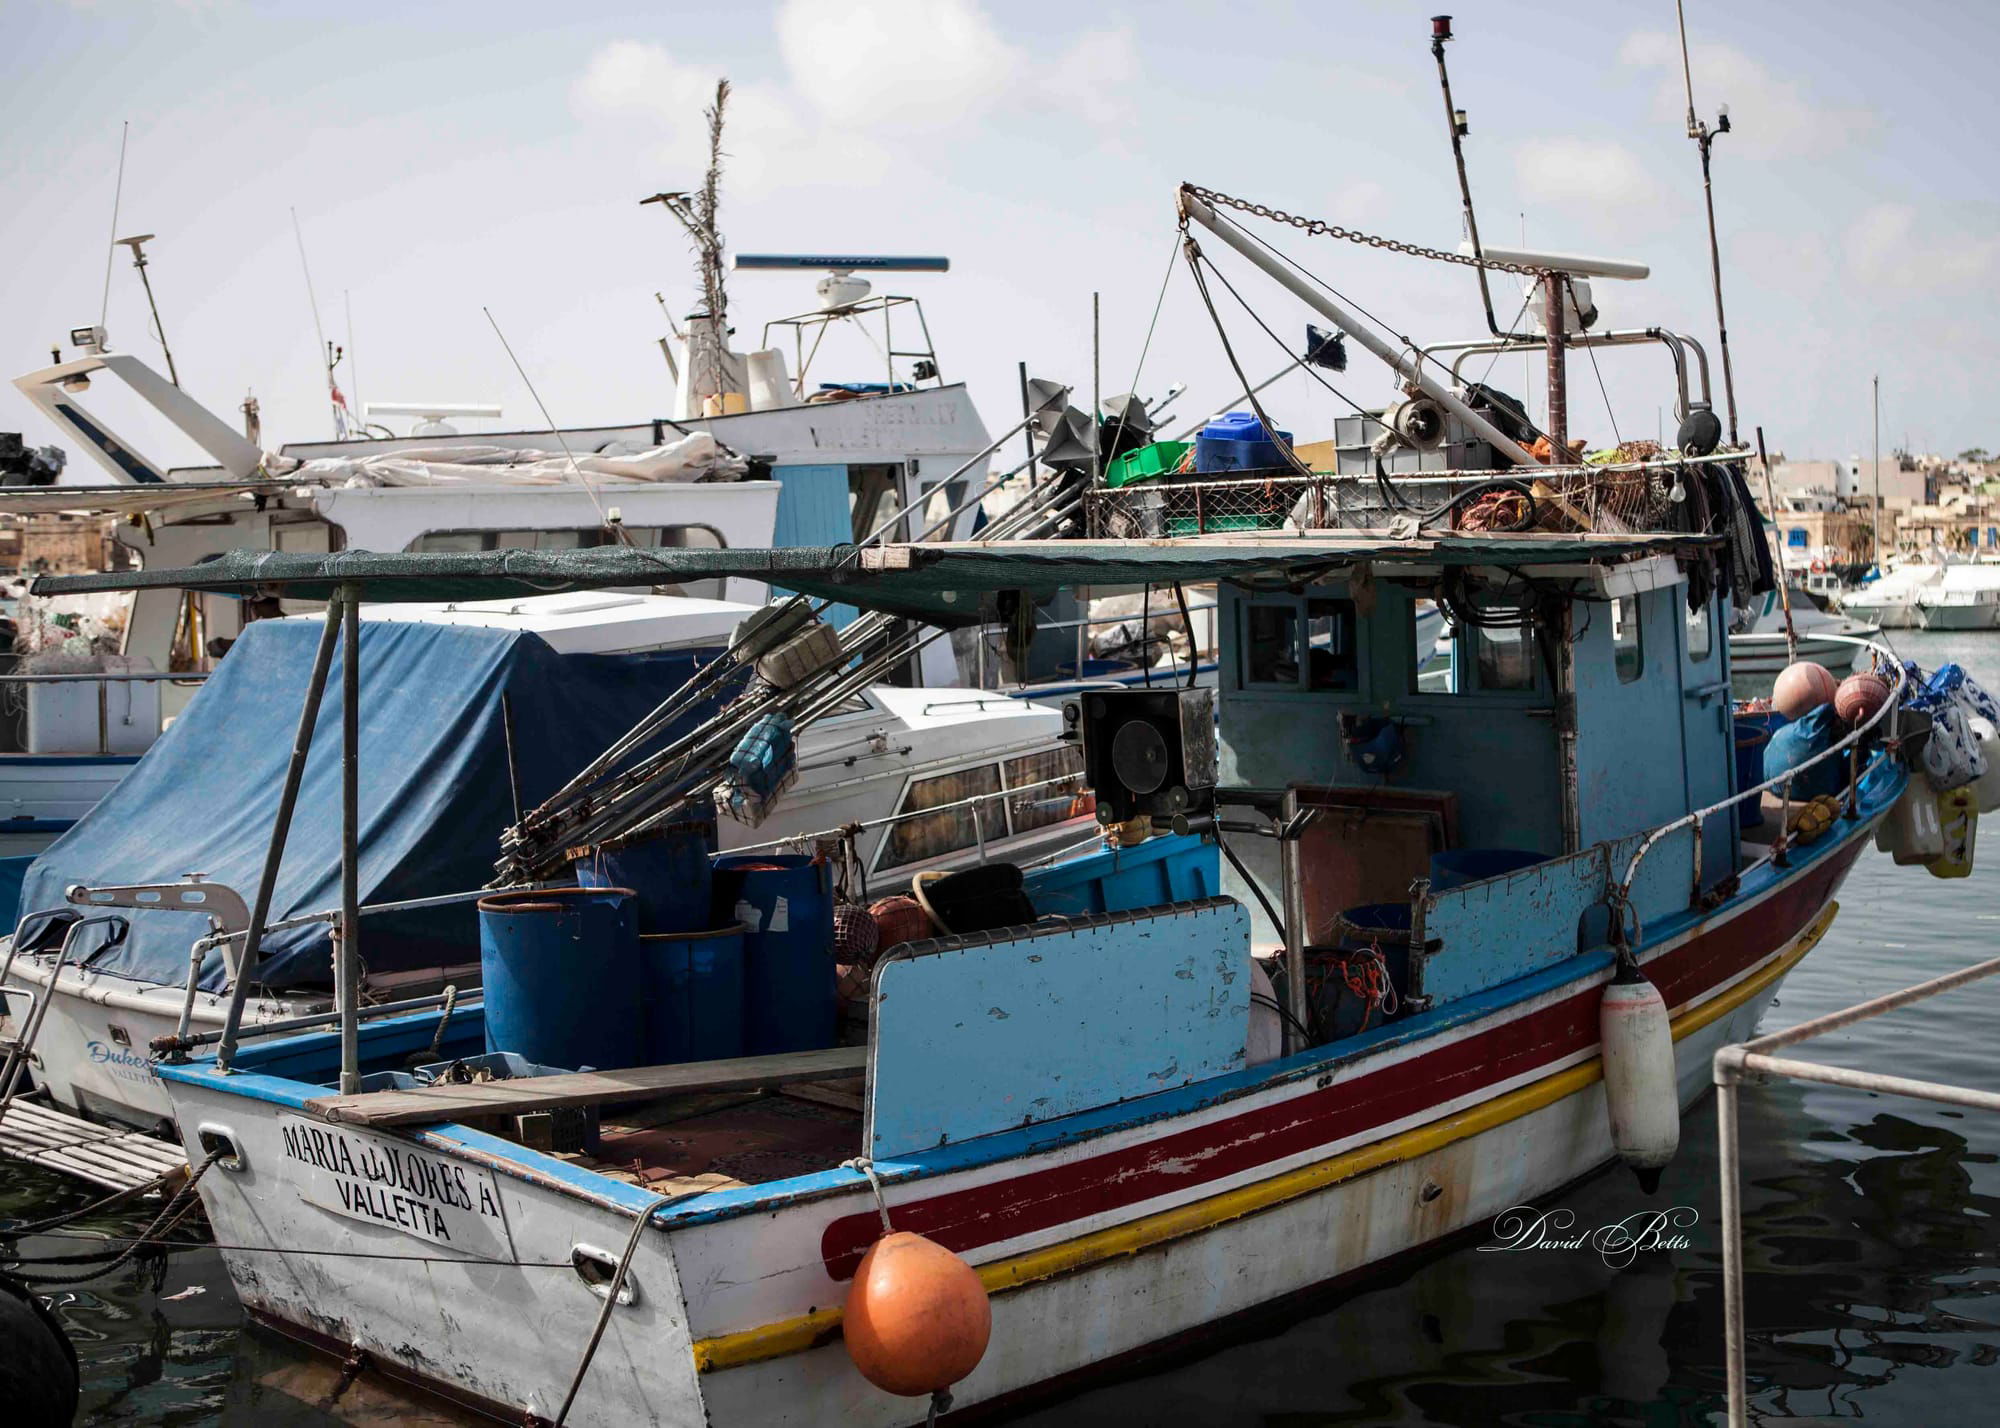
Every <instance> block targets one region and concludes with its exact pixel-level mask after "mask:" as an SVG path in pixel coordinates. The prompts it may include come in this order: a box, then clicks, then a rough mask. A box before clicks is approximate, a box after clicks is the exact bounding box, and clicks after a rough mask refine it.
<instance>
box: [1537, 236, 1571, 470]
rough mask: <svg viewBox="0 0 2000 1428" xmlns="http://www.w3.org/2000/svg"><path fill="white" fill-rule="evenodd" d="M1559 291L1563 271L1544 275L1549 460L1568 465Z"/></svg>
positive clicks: (1567, 407) (1566, 408)
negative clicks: (1551, 448) (1550, 449)
mask: <svg viewBox="0 0 2000 1428" xmlns="http://www.w3.org/2000/svg"><path fill="white" fill-rule="evenodd" d="M1562 294H1563V283H1562V274H1561V273H1545V274H1543V276H1542V296H1543V304H1542V313H1543V322H1544V324H1545V325H1546V326H1547V328H1548V334H1549V445H1551V446H1553V447H1554V448H1555V450H1554V452H1553V453H1552V454H1551V455H1550V458H1549V459H1550V460H1551V461H1552V462H1553V463H1554V464H1555V465H1557V466H1566V465H1568V464H1569V398H1568V393H1567V391H1566V390H1565V386H1564V380H1563V378H1564V372H1563V300H1562Z"/></svg>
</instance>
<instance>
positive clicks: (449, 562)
mask: <svg viewBox="0 0 2000 1428" xmlns="http://www.w3.org/2000/svg"><path fill="white" fill-rule="evenodd" d="M1719 539H1720V538H1719V537H1715V536H1698V535H1681V534H1664V535H1545V534H1541V533H1533V532H1531V533H1525V534H1487V533H1470V534H1468V533H1458V532H1449V533H1441V534H1438V535H1435V536H1424V537H1419V538H1415V539H1406V540H1404V539H1396V538H1394V537H1391V536H1388V535H1383V534H1373V533H1368V532H1355V533H1352V534H1347V535H1341V536H1299V537H1289V538H1287V537H1282V536H1268V537H1254V536H1244V537H1238V538H1228V539H1217V538H1213V537H1210V538H1204V539H1200V540H1183V541H1172V540H1160V541H1012V542H1009V541H995V542H990V543H980V542H937V543H923V544H916V545H897V546H854V545H836V546H797V547H790V548H787V549H782V550H750V549H742V550H688V549H679V548H665V547H661V548H647V547H640V546H622V545H620V546H598V547H594V548H591V549H588V550H564V551H536V550H498V551H438V552H426V553H393V554H377V553H375V552H372V551H360V550H356V551H341V552H338V553H335V554H332V555H312V554H303V553H288V552H282V551H230V552H228V553H227V554H224V555H221V556H218V557H217V558H216V559H214V560H212V561H208V562H205V563H203V564H201V565H196V566H190V567H186V568H183V569H177V570H140V571H121V572H116V573H112V574H104V575H63V576H43V577H42V578H41V579H39V580H37V581H36V582H35V586H34V593H35V594H37V595H63V594H80V593H83V592H86V591H100V590H145V589H155V588H163V587H164V588H170V589H183V590H204V591H214V592H217V593H221V594H226V595H236V596H241V597H245V598H248V597H256V596H274V595H275V596H283V597H285V598H287V599H293V600H325V599H329V598H331V597H332V596H333V595H334V594H335V593H336V592H337V591H339V590H340V589H342V588H343V587H347V588H350V589H352V590H353V591H354V593H355V594H357V595H358V596H359V597H360V598H361V599H362V600H364V601H372V602H393V601H418V602H425V603H443V602H450V601H465V600H498V599H507V598H518V597H521V596H529V595H548V594H555V593H558V592H562V591H568V590H592V589H609V588H621V587H622V588H631V587H647V586H653V585H669V584H681V583H684V582H687V581H694V580H714V579H719V578H730V577H733V578H736V579H740V580H757V581H764V582H766V583H769V584H771V585H776V586H781V587H783V588H784V589H787V590H796V591H799V592H801V593H803V594H805V595H809V596H814V597H816V598H821V599H827V600H835V601H839V602H841V603H843V604H848V605H855V606H860V607H862V608H865V609H871V610H880V611H883V612H884V613H887V614H891V615H900V616H905V617H907V618H910V619H914V620H919V621H922V622H923V623H925V624H929V625H943V626H956V625H968V624H975V623H978V622H980V621H981V620H982V619H983V618H985V616H984V613H983V612H984V610H985V609H986V608H990V604H991V597H992V596H993V595H994V594H996V593H997V592H999V591H1002V590H1019V591H1022V592H1024V593H1026V594H1029V595H1032V596H1034V597H1036V598H1040V597H1043V596H1046V595H1049V594H1053V593H1054V592H1055V591H1057V590H1059V589H1063V588H1065V587H1073V586H1078V585H1090V586H1097V587H1106V586H1120V585H1129V586H1140V585H1161V586H1165V585H1175V584H1185V585H1192V584H1201V583H1207V582H1212V581H1224V582H1229V583H1233V584H1240V585H1245V586H1253V587H1271V588H1278V587H1284V586H1291V585H1301V584H1305V583H1308V582H1310V581H1313V580H1316V579H1318V578H1320V577H1322V576H1325V575H1329V574H1332V573H1334V572H1337V571H1339V570H1342V569H1346V568H1350V567H1352V566H1355V565H1358V564H1361V563H1363V562H1368V563H1372V564H1376V565H1409V566H1428V567H1433V568H1435V567H1440V566H1489V567H1502V568H1508V569H1532V568H1535V567H1548V566H1562V565H1578V564H1583V563H1605V562H1617V561H1623V560H1630V559H1634V558H1637V557H1641V556H1647V555H1672V554H1694V553H1697V552H1702V553H1706V552H1708V551H1709V550H1711V549H1712V548H1713V547H1714V546H1715V545H1716V544H1717V543H1718V542H1719Z"/></svg>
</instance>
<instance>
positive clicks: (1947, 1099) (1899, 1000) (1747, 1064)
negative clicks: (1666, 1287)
mask: <svg viewBox="0 0 2000 1428" xmlns="http://www.w3.org/2000/svg"><path fill="white" fill-rule="evenodd" d="M1995 973H2000V958H1994V959H1992V960H1991V961H1986V962H1980V963H1977V964H1975V965H1973V966H1970V967H1964V968H1961V969H1959V970H1958V971H1956V972H1948V973H1946V974H1945V975H1944V976H1942V977H1934V978H1932V979H1931V980H1930V981H1928V982H1920V983H1918V984H1917V985H1915V986H1912V987H1904V988H1903V989H1901V990H1900V991H1894V992H1889V993H1887V994H1886V995H1884V996H1879V997H1876V998H1874V999H1872V1000H1870V1001H1865V1002H1861V1003H1859V1004H1858V1005H1855V1006H1851V1007H1846V1008H1843V1009H1842V1010H1840V1011H1836V1012H1829V1013H1828V1014H1827V1015H1825V1016H1819V1017H1814V1018H1812V1019H1811V1020H1809V1021H1803V1022H1800V1023H1799V1024H1798V1025H1797V1026H1794V1027H1791V1028H1788V1029H1787V1030H1784V1031H1774V1032H1772V1033H1770V1034H1769V1035H1767V1036H1760V1037H1757V1038H1756V1039H1754V1040H1752V1041H1745V1042H1739V1043H1737V1044H1735V1045H1732V1046H1725V1047H1723V1048H1722V1049H1721V1050H1719V1051H1717V1052H1716V1053H1715V1100H1716V1117H1715V1122H1716V1139H1717V1142H1718V1144H1719V1146H1720V1149H1721V1156H1720V1166H1719V1174H1720V1176H1721V1181H1722V1296H1723V1339H1724V1346H1725V1352H1726V1353H1727V1354H1728V1357H1729V1375H1728V1377H1729V1423H1730V1428H1743V1425H1745V1424H1747V1423H1748V1422H1749V1421H1750V1419H1749V1414H1750V1402H1749V1380H1748V1375H1747V1373H1746V1371H1745V1366H1744V1337H1745V1334H1744V1324H1743V1198H1742V1159H1741V1152H1740V1146H1739V1139H1740V1135H1739V1130H1738V1122H1737V1092H1738V1090H1739V1088H1740V1087H1741V1086H1742V1085H1743V1084H1744V1082H1746V1081H1751V1082H1754V1081H1756V1080H1758V1079H1760V1078H1763V1077H1767V1076H1784V1077H1788V1078H1789V1079H1791V1080H1794V1081H1811V1082H1816V1083H1818V1084H1820V1085H1823V1086H1839V1087H1843V1088H1845V1089H1848V1090H1854V1091H1865V1092H1867V1093H1868V1094H1869V1095H1889V1096H1912V1097H1916V1098H1918V1099H1920V1100H1926V1101H1937V1102H1941V1103H1943V1104H1945V1105H1951V1106H1964V1107H1967V1108H1969V1109H1972V1110H1976V1111H2000V1092H1994V1091H1981V1090H1977V1089H1974V1088H1972V1087H1968V1086H1953V1085H1948V1084H1945V1083H1943V1082H1938V1081H1921V1080H1916V1079H1913V1078H1911V1077H1908V1076H1888V1075H1883V1074H1882V1073H1880V1072H1875V1071H1850V1070H1848V1069H1847V1068H1846V1067H1842V1066H1827V1065H1823V1064H1821V1063H1819V1062H1816V1061H1800V1060H1796V1059H1794V1058H1792V1057H1788V1056H1777V1055H1773V1054H1772V1053H1774V1052H1779V1051H1783V1050H1785V1049H1786V1048H1788V1047H1792V1046H1796V1045H1798V1044H1799V1043H1800V1042H1803V1041H1809V1040H1811V1039H1812V1038H1813V1037H1816V1036H1823V1035H1825V1034H1826V1033H1828V1032H1831V1031H1839V1030H1842V1029H1843V1028H1846V1027H1849V1026H1852V1025H1854V1024H1855V1023H1856V1022H1859V1021H1865V1020H1867V1019H1868V1018H1870V1017H1876V1016H1880V1015H1882V1013H1884V1012H1891V1011H1897V1010H1899V1009H1901V1008H1903V1007H1907V1006H1910V1005H1912V1004H1913V1003H1915V1002H1920V1001H1923V1000H1925V999H1927V998H1930V997H1934V996H1937V995H1938V994H1939V993H1941V992H1948V991H1952V990H1954V989H1956V988H1959V987H1963V986H1967V985H1969V984H1971V983H1973V982H1977V981H1981V980H1983V979H1985V978H1987V977H1991V976H1993V975H1994V974H1995Z"/></svg>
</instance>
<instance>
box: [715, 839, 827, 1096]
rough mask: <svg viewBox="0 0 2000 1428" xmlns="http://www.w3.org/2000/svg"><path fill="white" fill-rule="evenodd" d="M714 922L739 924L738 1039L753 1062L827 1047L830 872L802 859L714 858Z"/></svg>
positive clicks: (788, 856) (760, 856)
mask: <svg viewBox="0 0 2000 1428" xmlns="http://www.w3.org/2000/svg"><path fill="white" fill-rule="evenodd" d="M715 910H716V911H715V920H716V921H717V922H730V921H735V922H740V923H742V924H743V927H744V937H743V1041H744V1048H745V1050H746V1052H747V1053H748V1054H749V1055H751V1056H770V1055H775V1054H776V1053H778V1052H781V1051H818V1050H821V1049H823V1048H825V1047H828V1046H831V1045H833V1042H834V1035H835V1032H836V1029H837V1021H838V1015H839V998H838V996H837V993H836V988H835V978H834V970H833V869H832V868H831V866H829V865H828V864H824V863H817V864H816V863H814V862H813V860H812V859H811V858H808V857H805V856H803V855H801V854H796V853H786V854H766V853H739V854H737V855H735V856H733V857H727V858H717V859H716V860H715Z"/></svg>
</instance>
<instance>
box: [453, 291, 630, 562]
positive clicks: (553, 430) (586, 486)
mask: <svg viewBox="0 0 2000 1428" xmlns="http://www.w3.org/2000/svg"><path fill="white" fill-rule="evenodd" d="M479 310H480V311H481V312H483V313H485V314H486V320H487V321H488V322H490V323H492V324H493V335H494V336H495V337H497V338H499V339H500V345H501V346H502V347H504V348H505V349H506V350H507V360H508V361H509V362H512V363H513V364H514V370H515V371H516V372H519V373H520V374H521V381H522V384H523V385H525V386H526V387H527V389H528V395H529V396H531V397H533V398H534V399H535V405H536V406H537V407H540V408H541V412H542V420H543V421H545V422H547V423H548V424H549V435H550V436H553V437H554V438H555V439H556V444H557V445H558V446H560V447H562V451H563V455H564V456H566V457H568V458H569V474H570V475H572V476H574V477H576V480H577V484H578V485H580V486H582V487H583V493H584V494H585V495H586V496H588V497H590V504H591V505H592V506H594V507H596V509H597V519H598V520H599V521H601V522H602V523H603V524H604V526H605V527H606V528H607V529H610V530H615V531H617V532H618V539H619V540H621V541H623V542H624V543H625V544H626V545H630V544H632V536H631V533H630V532H629V531H627V530H626V529H625V523H624V522H623V521H614V520H612V519H611V517H610V516H608V515H606V514H605V512H604V503H603V502H602V501H600V500H598V499H597V490H596V488H595V487H593V486H592V485H591V484H590V482H589V481H588V480H586V479H585V478H584V474H583V468H582V467H581V466H578V465H577V464H576V453H575V452H574V451H571V450H570V449H569V441H568V440H567V438H565V437H564V436H563V434H562V429H561V428H560V427H558V426H557V425H556V419H555V418H554V417H552V416H550V415H549V409H548V406H547V404H546V403H544V402H543V401H542V394H541V393H540V392H538V391H536V390H535V383H534V379H533V378H531V377H530V376H529V375H528V370H527V368H525V367H523V366H522V365H521V359H520V358H519V357H516V356H515V355H514V345H513V344H512V343H511V342H509V341H508V340H507V334H506V333H504V332H502V331H501V330H500V323H499V321H498V319H496V318H495V317H494V316H493V309H492V308H490V307H482V308H480V309H479Z"/></svg>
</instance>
